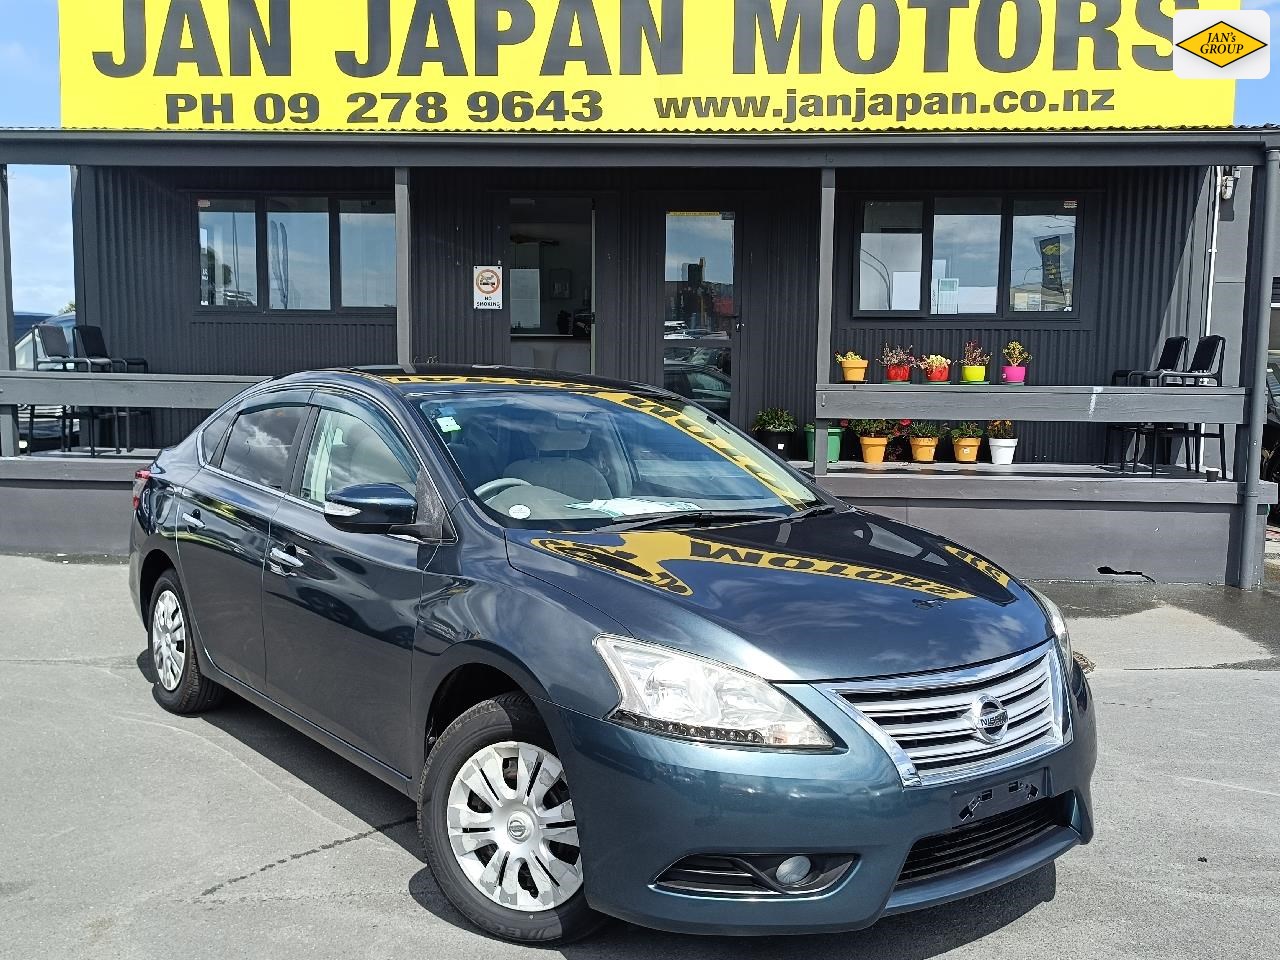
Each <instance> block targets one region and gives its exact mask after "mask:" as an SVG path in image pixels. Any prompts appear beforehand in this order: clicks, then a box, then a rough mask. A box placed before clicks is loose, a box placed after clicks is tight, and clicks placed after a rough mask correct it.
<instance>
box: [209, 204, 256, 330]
mask: <svg viewBox="0 0 1280 960" xmlns="http://www.w3.org/2000/svg"><path fill="white" fill-rule="evenodd" d="M196 207H197V209H198V211H199V216H198V220H199V230H200V306H202V307H232V308H241V309H242V308H245V307H256V306H257V305H258V220H257V205H256V204H255V203H254V202H253V201H252V200H238V199H237V200H232V199H212V200H198V201H196Z"/></svg>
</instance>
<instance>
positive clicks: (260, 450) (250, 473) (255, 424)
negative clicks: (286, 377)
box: [222, 407, 307, 490]
mask: <svg viewBox="0 0 1280 960" xmlns="http://www.w3.org/2000/svg"><path fill="white" fill-rule="evenodd" d="M306 413H307V408H306V407H270V408H267V409H265V410H254V411H252V412H250V413H245V414H241V415H240V417H239V418H238V419H237V420H236V423H235V426H234V427H232V428H231V436H230V437H228V438H227V448H226V450H224V451H223V453H222V469H223V470H225V471H226V472H227V473H230V474H232V475H233V476H237V477H242V478H243V479H245V480H250V481H252V482H253V483H259V484H262V485H263V486H264V487H271V488H272V489H275V490H283V489H284V485H285V480H286V479H287V478H286V476H285V475H286V473H287V468H288V466H289V454H290V452H291V451H292V449H293V441H294V439H295V437H296V436H297V433H298V428H299V427H301V426H302V420H303V417H305V416H306Z"/></svg>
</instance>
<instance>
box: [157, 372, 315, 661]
mask: <svg viewBox="0 0 1280 960" xmlns="http://www.w3.org/2000/svg"><path fill="white" fill-rule="evenodd" d="M310 394H311V391H310V390H290V391H281V392H279V393H271V394H266V395H264V396H262V397H258V398H255V399H253V400H250V401H249V402H248V403H246V404H245V406H244V407H242V408H241V409H240V411H239V413H238V415H237V416H236V419H235V421H234V423H232V425H231V429H230V431H229V432H228V433H227V435H226V438H225V440H221V439H220V440H218V441H217V443H218V445H217V447H216V448H215V449H214V450H212V451H210V453H211V457H210V460H209V463H208V465H206V466H205V467H204V468H202V469H201V470H200V472H199V473H197V474H196V475H195V477H193V478H192V480H191V481H190V482H189V483H188V484H187V485H186V488H185V489H184V490H183V492H182V502H181V509H180V510H179V511H178V529H177V543H178V564H179V566H180V567H181V568H182V582H183V584H184V585H185V587H186V593H187V605H188V607H189V609H190V611H191V616H192V619H193V620H194V621H195V625H196V631H197V633H198V635H199V637H200V641H201V642H202V643H203V645H204V649H205V651H206V652H207V653H208V655H209V657H210V659H211V660H212V661H213V663H214V666H216V667H217V668H218V669H219V670H222V671H223V672H224V673H227V674H230V675H231V676H233V677H235V678H236V679H237V680H240V681H242V682H243V683H247V684H249V685H250V686H253V687H261V685H262V682H263V680H264V678H265V669H264V668H265V659H264V652H263V641H262V605H261V600H262V598H261V590H262V567H263V562H264V561H265V559H266V554H267V540H268V536H269V532H270V525H271V517H272V515H274V514H275V511H276V507H277V506H279V504H280V501H281V495H282V493H283V491H284V489H285V487H286V485H287V484H288V480H289V477H290V475H291V474H292V470H293V458H294V455H295V450H296V448H297V440H298V438H299V436H300V435H301V433H302V428H303V425H304V424H305V422H306V419H307V414H308V411H309V410H310V408H309V407H308V406H307V400H308V398H309V397H310Z"/></svg>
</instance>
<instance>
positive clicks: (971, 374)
mask: <svg viewBox="0 0 1280 960" xmlns="http://www.w3.org/2000/svg"><path fill="white" fill-rule="evenodd" d="M990 362H991V354H989V353H987V351H985V350H983V349H982V344H980V343H979V342H978V341H977V340H970V341H969V342H968V343H966V344H965V345H964V358H963V359H962V360H961V361H960V379H961V381H963V382H964V383H984V382H985V381H986V379H987V364H988V363H990Z"/></svg>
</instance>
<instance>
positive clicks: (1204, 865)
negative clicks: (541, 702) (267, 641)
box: [0, 557, 1280, 960]
mask: <svg viewBox="0 0 1280 960" xmlns="http://www.w3.org/2000/svg"><path fill="white" fill-rule="evenodd" d="M1046 589H1047V592H1049V593H1050V594H1051V595H1053V596H1054V597H1055V598H1057V599H1059V601H1060V602H1062V603H1063V604H1064V606H1065V607H1066V609H1067V612H1068V616H1069V617H1070V618H1071V620H1072V626H1073V631H1074V636H1075V644H1076V649H1077V650H1080V651H1081V652H1083V653H1085V654H1086V655H1088V656H1089V657H1090V658H1091V659H1092V660H1094V661H1095V662H1096V663H1097V670H1096V672H1095V673H1094V674H1093V676H1092V678H1091V679H1092V683H1093V687H1094V695H1095V698H1096V701H1097V704H1098V710H1099V718H1100V728H1101V729H1100V739H1101V758H1100V761H1099V768H1098V773H1097V777H1096V781H1095V784H1096V786H1095V791H1096V792H1095V800H1096V816H1097V820H1098V837H1097V840H1096V841H1095V842H1094V843H1093V844H1092V845H1091V846H1089V847H1086V848H1083V849H1080V850H1076V851H1073V852H1072V853H1070V854H1068V855H1067V857H1066V858H1065V859H1063V860H1062V861H1060V862H1059V863H1058V864H1057V865H1056V867H1050V868H1046V869H1044V870H1041V871H1039V872H1038V873H1036V874H1034V875H1032V876H1030V877H1027V878H1025V879H1023V880H1021V881H1018V882H1016V883H1013V884H1010V885H1008V886H1006V887H1004V888H1002V889H1000V890H996V891H992V892H990V893H988V894H985V895H982V896H979V897H975V898H973V899H971V900H967V901H962V902H960V903H956V904H952V905H949V906H946V907H942V908H938V909H935V910H931V911H926V912H922V913H917V914H913V915H907V916H903V917H897V918H892V919H889V920H886V921H883V922H882V923H880V924H878V925H877V926H875V927H874V928H872V929H870V930H868V931H865V932H862V933H858V934H849V935H844V936H824V937H801V938H770V939H764V940H738V939H728V938H710V939H703V938H691V937H679V936H673V935H667V934H660V933H653V932H650V931H646V930H641V929H639V928H636V927H632V926H628V925H625V924H615V925H613V926H611V927H609V928H607V929H606V931H605V932H604V933H603V934H602V935H600V936H599V937H597V938H596V939H594V940H592V941H589V942H587V943H586V944H581V945H577V946H571V947H567V948H564V949H562V950H558V951H557V950H538V951H533V950H528V949H523V948H519V947H515V946H511V945H508V944H503V943H499V942H496V941H493V940H489V939H486V938H484V937H482V936H481V935H479V934H477V933H476V932H475V931H474V930H472V929H471V928H470V927H468V926H467V925H466V924H465V922H464V921H462V919H461V918H460V917H459V916H458V915H457V914H456V913H455V912H454V911H453V910H452V909H451V908H450V907H449V906H448V904H447V903H446V902H445V901H444V899H443V897H442V896H441V895H440V892H439V890H438V888H437V887H436V884H435V882H434V881H433V880H432V878H431V875H430V873H429V872H428V871H427V870H426V868H425V865H424V863H423V862H422V859H421V856H420V852H419V850H418V845H417V838H416V835H415V831H414V827H413V823H412V818H413V814H414V811H413V807H412V805H411V804H410V803H409V801H407V800H405V799H404V798H403V797H402V796H400V795H399V794H397V793H395V792H394V791H392V790H391V789H389V788H387V787H385V786H384V785H382V784H381V783H380V782H378V781H376V780H374V779H373V778H371V777H369V776H367V775H366V774H364V773H362V772H360V771H359V770H357V769H356V768H354V767H352V766H350V765H348V764H346V763H344V762H343V761H342V760H339V759H338V758H337V757H335V756H333V755H332V754H330V753H328V752H327V751H326V750H324V749H323V748H321V747H319V746H317V745H315V744H314V743H313V742H312V741H310V740H309V739H307V738H306V737H304V736H302V735H301V734H298V733H295V732H293V731H292V730H291V729H289V728H288V727H286V726H285V725H283V724H281V723H279V722H278V721H276V720H274V719H272V718H270V717H268V716H267V715H266V714H263V713H261V712H260V711H258V710H255V709H254V708H252V707H249V706H247V705H245V704H244V703H242V702H240V701H233V702H232V704H231V705H230V706H228V707H226V708H224V709H222V710H220V711H217V712H214V713H210V714H207V715H205V716H203V717H196V718H179V717H174V716H171V715H169V714H166V713H164V712H163V711H162V710H161V709H160V708H159V707H158V706H157V705H156V704H155V703H154V701H153V700H152V698H151V694H150V687H149V684H148V682H147V680H146V679H145V678H144V675H143V669H142V665H144V664H145V662H146V661H145V658H143V657H142V656H141V654H142V652H143V650H144V646H145V637H144V634H143V631H142V628H141V625H140V623H139V621H138V618H137V616H136V615H135V614H134V612H133V610H132V609H131V608H130V604H129V598H128V589H127V586H126V576H125V569H124V568H123V567H122V566H118V565H90V564H79V563H65V564H64V563H61V562H57V561H54V562H50V561H46V560H41V559H35V558H15V557H0V610H3V611H4V614H3V617H2V618H0V824H2V825H3V831H2V832H0V957H3V958H8V957H13V958H23V960H26V958H63V957H67V958H71V957H92V958H113V960H114V958H120V960H128V958H152V957H154V958H165V960H169V958H182V960H196V958H204V957H209V958H236V957H245V958H253V960H264V958H267V960H289V958H295V957H296V958H305V960H321V958H329V957H333V958H364V957H371V958H374V957H376V958H382V957H387V958H392V957H406V958H409V957H412V958H415V960H435V958H440V960H446V958H448V960H452V958H465V957H484V958H505V957H516V956H534V955H535V954H536V955H543V956H546V955H555V954H558V953H559V954H563V955H564V956H566V957H568V958H589V957H590V958H594V957H604V958H620V960H621V958H628V960H630V958H636V960H640V958H659V957H669V956H680V957H686V958H690V960H703V958H706V960H731V958H732V960H742V958H747V960H754V958H764V957H791V956H794V957H805V958H811V957H822V958H824V960H825V958H832V960H843V958H850V960H852V958H864V957H865V958H877V960H924V958H931V957H956V958H981V960H993V958H1006V957H1007V958H1023V957H1050V958H1052V957H1061V958H1081V960H1106V958H1129V957H1140V958H1151V960H1181V958H1227V957H1231V958H1258V960H1270V958H1274V957H1277V956H1280V933H1278V932H1277V924H1278V922H1280V748H1278V747H1277V744H1278V743H1280V710H1277V705H1278V704H1280V672H1278V671H1277V670H1276V669H1275V668H1276V666H1277V665H1280V660H1278V659H1277V658H1278V656H1280V639H1278V638H1280V630H1277V627H1276V622H1277V620H1278V619H1280V618H1277V617H1276V611H1277V610H1280V603H1278V602H1277V601H1278V600H1280V596H1277V595H1276V594H1272V593H1266V592H1264V593H1257V594H1248V595H1245V594H1239V593H1235V592H1232V591H1223V590H1219V589H1210V588H1157V587H1151V586H1129V585H1125V586H1111V587H1098V586H1075V585H1052V584H1051V585H1047V587H1046ZM1223 665H1227V666H1223Z"/></svg>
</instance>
